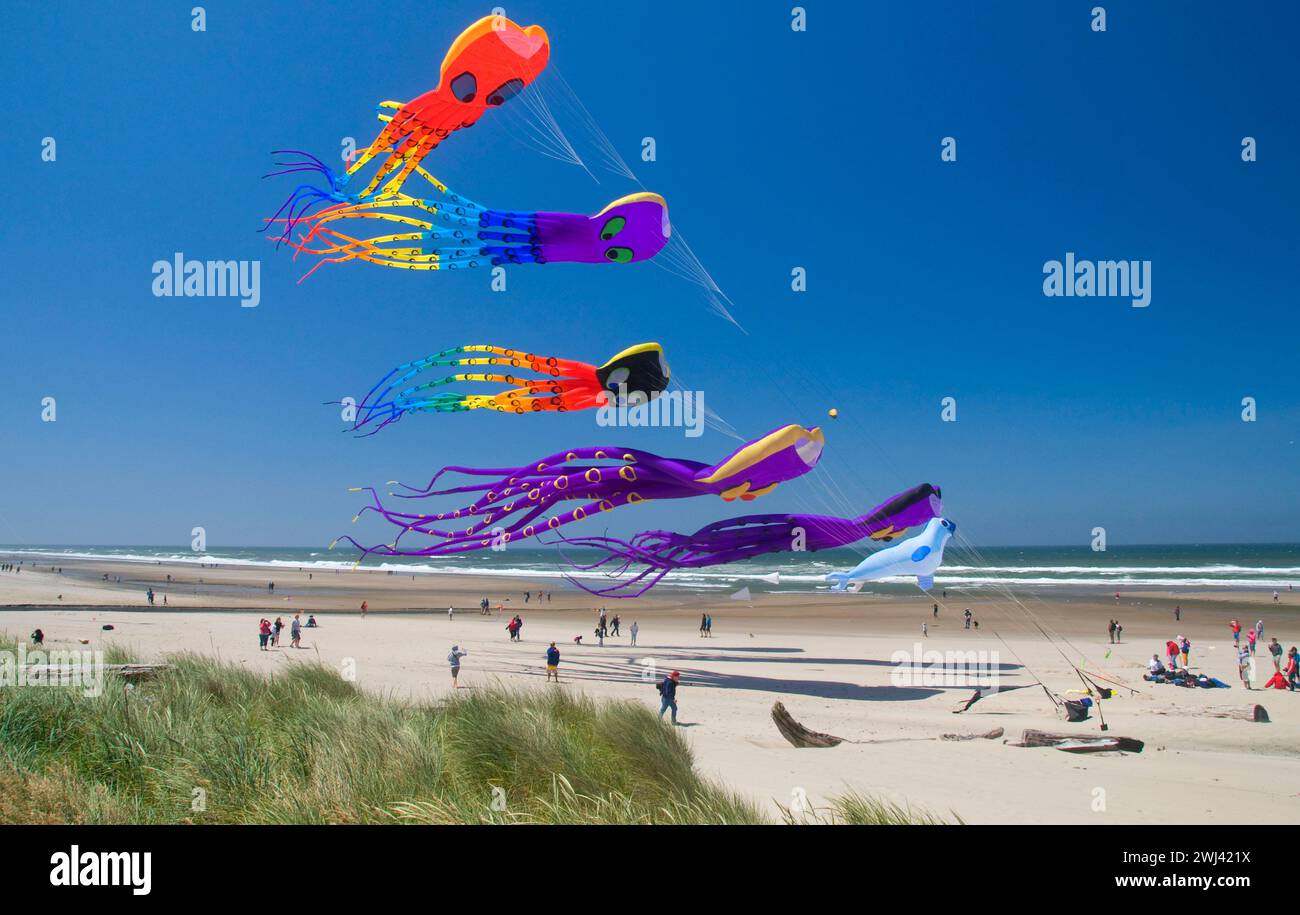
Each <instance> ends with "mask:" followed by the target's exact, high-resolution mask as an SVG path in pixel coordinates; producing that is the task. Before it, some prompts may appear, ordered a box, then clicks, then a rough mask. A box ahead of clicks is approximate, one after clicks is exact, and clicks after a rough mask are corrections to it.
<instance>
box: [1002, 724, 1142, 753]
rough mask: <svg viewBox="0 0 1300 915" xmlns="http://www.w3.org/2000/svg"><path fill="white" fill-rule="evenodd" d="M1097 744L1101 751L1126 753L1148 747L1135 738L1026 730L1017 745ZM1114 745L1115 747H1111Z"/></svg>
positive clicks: (1136, 751)
mask: <svg viewBox="0 0 1300 915" xmlns="http://www.w3.org/2000/svg"><path fill="white" fill-rule="evenodd" d="M1088 742H1095V743H1096V744H1097V746H1098V748H1099V749H1107V750H1122V751H1124V752H1125V753H1141V752H1142V748H1143V747H1145V746H1146V744H1145V743H1143V742H1142V741H1140V740H1137V739H1136V738H1133V737H1109V736H1107V737H1080V736H1079V735H1078V734H1049V733H1048V732H1047V731H1035V730H1031V729H1028V728H1026V729H1025V733H1024V736H1023V737H1021V738H1020V743H1018V744H1015V746H1018V747H1055V746H1057V745H1058V744H1062V743H1069V744H1072V745H1078V744H1084V743H1088ZM1111 744H1113V745H1114V746H1111Z"/></svg>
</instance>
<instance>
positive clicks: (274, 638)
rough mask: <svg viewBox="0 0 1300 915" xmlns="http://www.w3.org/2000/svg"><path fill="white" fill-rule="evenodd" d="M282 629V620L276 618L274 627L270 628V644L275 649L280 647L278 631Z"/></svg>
mask: <svg viewBox="0 0 1300 915" xmlns="http://www.w3.org/2000/svg"><path fill="white" fill-rule="evenodd" d="M282 629H284V620H283V619H281V618H280V617H278V616H277V617H276V618H275V625H274V626H272V627H271V644H272V645H274V646H275V647H276V648H279V647H280V630H282Z"/></svg>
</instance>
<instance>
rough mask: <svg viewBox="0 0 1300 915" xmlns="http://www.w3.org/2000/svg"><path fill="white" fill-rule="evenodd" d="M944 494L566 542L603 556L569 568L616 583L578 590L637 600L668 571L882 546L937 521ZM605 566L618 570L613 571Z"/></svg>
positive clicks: (914, 493) (911, 493)
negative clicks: (860, 511)
mask: <svg viewBox="0 0 1300 915" xmlns="http://www.w3.org/2000/svg"><path fill="white" fill-rule="evenodd" d="M941 509H942V493H941V492H940V490H939V488H938V487H937V486H933V485H931V484H929V483H922V484H920V485H918V486H913V487H912V488H911V489H907V490H904V491H903V492H901V493H898V494H897V495H895V496H893V497H892V498H890V499H888V500H886V501H885V502H883V503H881V504H880V505H878V506H876V507H875V508H873V509H872V510H871V511H870V512H868V513H867V514H865V515H862V516H860V517H857V518H836V517H829V516H825V515H800V514H789V515H745V516H741V517H738V518H728V519H726V520H723V521H715V522H714V523H712V524H709V525H706V526H705V527H702V528H700V529H699V530H698V531H696V532H695V533H693V534H678V533H674V532H672V531H644V532H642V533H640V534H637V535H635V536H634V537H632V538H631V539H630V540H621V539H618V538H614V537H581V538H569V537H564V536H563V535H562V534H561V535H560V537H561V539H563V540H564V542H565V543H566V544H568V545H571V546H576V547H580V548H589V549H596V550H599V551H601V552H602V553H603V554H604V555H602V556H601V557H600V558H599V559H597V560H595V561H594V562H590V563H586V564H583V563H577V562H573V561H570V563H569V564H570V566H571V567H572V568H573V569H574V570H575V571H577V572H591V571H596V570H602V571H603V572H604V574H605V575H606V576H607V577H608V578H610V579H612V580H613V581H614V583H613V584H611V585H609V586H607V587H602V588H593V587H590V586H588V585H586V584H583V583H582V582H581V581H579V580H577V579H576V578H573V577H572V576H570V580H571V581H573V583H574V584H576V585H577V586H578V587H580V588H582V589H583V590H585V591H588V592H590V593H592V594H596V595H599V596H601V597H638V596H640V595H642V594H644V593H645V592H646V591H648V590H650V589H651V588H653V587H654V586H655V585H657V584H658V583H659V582H660V581H661V580H662V579H663V578H664V576H666V575H667V574H668V573H669V572H671V571H674V570H677V569H699V568H706V567H709V566H715V565H722V564H725V563H729V562H739V561H741V560H744V559H751V558H753V557H755V556H762V555H765V554H769V553H781V552H797V551H807V552H816V551H818V550H828V549H834V548H835V547H843V546H848V545H849V544H851V543H856V542H858V541H860V540H864V539H871V540H875V541H878V542H887V541H890V540H893V539H894V538H896V537H898V536H899V535H901V534H902V533H903V532H904V531H906V530H907V529H908V528H910V527H915V526H917V525H921V524H927V523H928V522H929V521H930V520H931V519H932V518H937V517H939V514H940V511H941ZM610 566H616V568H614V569H613V570H612V571H611V570H610V569H609V567H610Z"/></svg>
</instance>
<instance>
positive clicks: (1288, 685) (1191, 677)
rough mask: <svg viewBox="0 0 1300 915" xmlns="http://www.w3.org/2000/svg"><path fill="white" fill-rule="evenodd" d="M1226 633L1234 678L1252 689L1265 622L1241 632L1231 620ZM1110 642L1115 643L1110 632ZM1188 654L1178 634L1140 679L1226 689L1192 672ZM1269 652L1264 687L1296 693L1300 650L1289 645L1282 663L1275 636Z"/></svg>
mask: <svg viewBox="0 0 1300 915" xmlns="http://www.w3.org/2000/svg"><path fill="white" fill-rule="evenodd" d="M1273 599H1274V600H1277V592H1276V591H1275V592H1273ZM1182 618H1183V610H1182V605H1181V604H1180V605H1177V606H1175V607H1174V621H1175V622H1179V621H1181V620H1182ZM1114 625H1115V621H1114V620H1112V621H1111V626H1112V627H1114ZM1228 632H1229V633H1230V634H1231V635H1232V649H1233V653H1234V660H1235V662H1236V667H1237V677H1238V679H1239V680H1240V681H1241V685H1242V687H1243V688H1244V689H1254V688H1255V686H1254V683H1255V681H1256V679H1257V677H1256V668H1255V656H1256V653H1257V651H1258V649H1259V645H1260V643H1261V642H1263V641H1264V621H1263V620H1262V619H1260V620H1256V621H1255V625H1253V626H1251V627H1250V628H1248V629H1243V627H1242V625H1241V621H1240V620H1237V619H1233V620H1230V621H1229V622H1228ZM1243 633H1244V635H1243ZM1112 640H1113V641H1118V639H1117V638H1115V637H1114V634H1113V633H1112ZM1191 653H1192V643H1191V640H1189V639H1188V638H1187V637H1186V636H1184V635H1177V636H1175V637H1174V638H1172V639H1169V640H1168V641H1166V642H1165V656H1164V658H1163V659H1162V658H1161V657H1160V654H1159V653H1158V652H1157V653H1156V654H1153V655H1152V656H1151V660H1150V661H1148V662H1147V672H1146V674H1144V675H1143V677H1142V679H1144V680H1146V681H1148V682H1150V683H1169V684H1172V685H1174V686H1185V687H1196V686H1199V687H1206V688H1215V689H1226V688H1228V684H1227V683H1224V682H1223V681H1222V680H1220V679H1218V678H1217V677H1211V676H1208V675H1207V674H1205V673H1204V672H1201V673H1192V672H1191V669H1190V658H1191ZM1268 653H1269V658H1270V659H1271V660H1272V662H1273V674H1272V676H1271V677H1270V678H1269V679H1268V680H1267V681H1266V682H1265V684H1264V688H1265V689H1287V690H1290V691H1292V692H1295V690H1296V688H1297V687H1300V651H1297V648H1296V646H1295V645H1292V646H1291V647H1290V648H1289V649H1287V650H1286V651H1285V660H1284V659H1283V648H1282V643H1281V642H1279V641H1278V640H1277V637H1276V636H1274V637H1272V638H1271V639H1269V641H1268Z"/></svg>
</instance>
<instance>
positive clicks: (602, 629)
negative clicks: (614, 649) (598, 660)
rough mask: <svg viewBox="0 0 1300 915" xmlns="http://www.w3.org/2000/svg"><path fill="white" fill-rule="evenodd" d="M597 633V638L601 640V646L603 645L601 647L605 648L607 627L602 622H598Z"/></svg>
mask: <svg viewBox="0 0 1300 915" xmlns="http://www.w3.org/2000/svg"><path fill="white" fill-rule="evenodd" d="M595 635H596V638H597V640H599V642H600V647H601V648H604V647H605V627H604V626H602V625H600V623H597V624H596V633H595Z"/></svg>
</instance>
